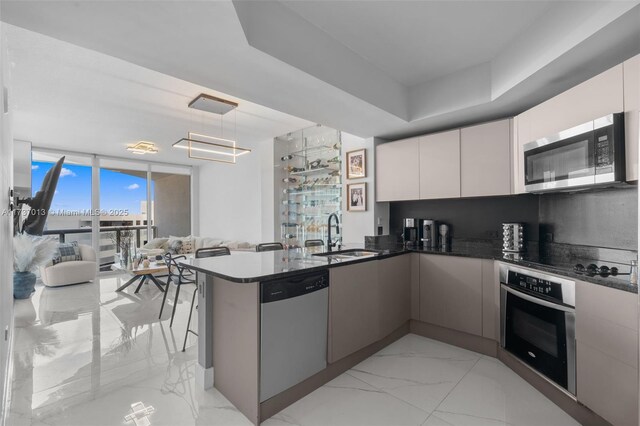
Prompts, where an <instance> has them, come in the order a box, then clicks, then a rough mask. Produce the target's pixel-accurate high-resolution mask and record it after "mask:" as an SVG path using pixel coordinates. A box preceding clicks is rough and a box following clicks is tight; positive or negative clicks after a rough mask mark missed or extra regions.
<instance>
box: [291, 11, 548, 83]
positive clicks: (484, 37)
mask: <svg viewBox="0 0 640 426" xmlns="http://www.w3.org/2000/svg"><path fill="white" fill-rule="evenodd" d="M282 3H283V4H284V5H285V6H286V7H288V8H289V9H291V10H293V11H294V12H295V13H297V14H298V15H300V16H301V17H303V18H304V19H305V20H307V21H308V22H309V23H311V24H312V25H314V26H316V27H318V28H319V29H321V30H322V31H324V32H325V33H327V34H329V35H330V36H332V37H333V38H335V40H336V41H338V42H339V43H341V44H343V45H344V46H346V47H347V48H349V49H351V50H352V51H353V52H354V53H356V54H358V55H359V56H361V57H362V58H363V59H365V60H367V61H369V62H370V63H371V64H372V65H374V66H376V67H378V68H380V69H381V70H383V71H384V72H385V73H386V74H388V75H389V76H390V77H391V78H393V79H394V80H396V81H397V82H399V83H401V84H402V85H404V86H413V85H416V84H419V83H424V82H425V81H428V80H431V79H433V78H436V77H441V76H443V75H446V74H450V73H452V72H456V71H460V70H463V69H465V68H468V67H470V66H473V65H478V64H481V63H483V62H487V61H490V60H492V59H493V58H494V57H496V56H497V55H498V54H499V53H500V52H501V51H502V50H503V49H504V47H505V46H506V45H507V44H508V43H509V42H510V41H511V40H512V39H513V38H515V37H516V36H517V35H518V34H519V33H520V32H521V31H522V30H523V29H525V28H527V27H529V26H530V25H531V24H532V23H533V22H534V21H535V20H536V19H538V18H539V17H540V16H541V15H542V14H543V13H544V12H545V11H547V9H548V8H549V6H550V2H549V1H519V2H508V1H454V2H452V1H393V2H391V1H374V2H371V3H370V4H367V5H366V7H363V6H362V4H361V2H357V1H329V2H327V1H324V2H318V1H284V2H282ZM461 12H462V13H461ZM470 40H472V41H473V42H472V43H470V42H469V41H470Z"/></svg>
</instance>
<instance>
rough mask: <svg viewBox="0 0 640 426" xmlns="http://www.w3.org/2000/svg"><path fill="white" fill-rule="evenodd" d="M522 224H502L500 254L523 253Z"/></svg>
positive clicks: (524, 246)
mask: <svg viewBox="0 0 640 426" xmlns="http://www.w3.org/2000/svg"><path fill="white" fill-rule="evenodd" d="M525 248H526V245H525V240H524V223H503V224H502V253H504V254H511V253H524V252H525Z"/></svg>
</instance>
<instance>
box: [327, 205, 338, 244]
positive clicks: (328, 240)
mask: <svg viewBox="0 0 640 426" xmlns="http://www.w3.org/2000/svg"><path fill="white" fill-rule="evenodd" d="M332 217H334V218H335V219H336V234H340V219H338V214H337V213H331V214H330V215H329V219H328V221H327V228H328V229H327V250H328V251H331V249H332V248H333V247H335V246H336V245H338V242H337V241H336V242H335V243H334V242H333V241H331V218H332Z"/></svg>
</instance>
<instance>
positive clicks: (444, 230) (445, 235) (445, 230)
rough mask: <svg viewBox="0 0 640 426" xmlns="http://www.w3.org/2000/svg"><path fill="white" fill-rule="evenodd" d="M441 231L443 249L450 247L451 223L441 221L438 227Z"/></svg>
mask: <svg viewBox="0 0 640 426" xmlns="http://www.w3.org/2000/svg"><path fill="white" fill-rule="evenodd" d="M438 230H439V231H440V248H441V249H442V250H448V249H449V225H447V224H446V223H441V224H440V226H439V227H438Z"/></svg>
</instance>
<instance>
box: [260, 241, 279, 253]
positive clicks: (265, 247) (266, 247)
mask: <svg viewBox="0 0 640 426" xmlns="http://www.w3.org/2000/svg"><path fill="white" fill-rule="evenodd" d="M275 250H284V246H283V245H282V243H278V242H273V243H262V244H258V245H257V246H256V251H275Z"/></svg>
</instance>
